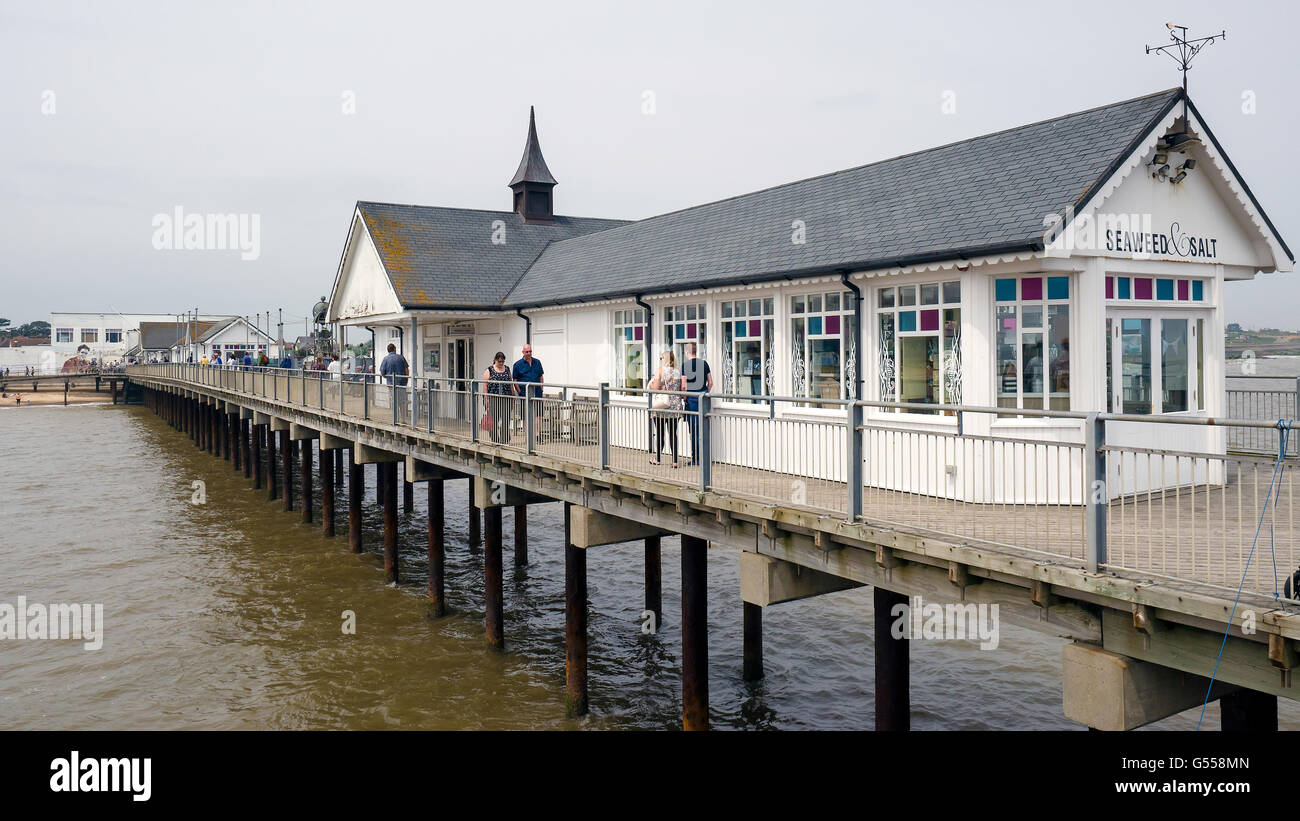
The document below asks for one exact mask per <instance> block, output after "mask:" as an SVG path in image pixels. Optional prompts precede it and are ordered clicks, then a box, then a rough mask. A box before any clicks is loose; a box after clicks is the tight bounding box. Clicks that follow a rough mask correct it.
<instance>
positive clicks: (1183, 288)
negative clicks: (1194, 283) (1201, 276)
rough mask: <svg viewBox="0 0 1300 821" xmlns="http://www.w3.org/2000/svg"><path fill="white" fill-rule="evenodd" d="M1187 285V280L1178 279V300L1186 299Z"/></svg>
mask: <svg viewBox="0 0 1300 821" xmlns="http://www.w3.org/2000/svg"><path fill="white" fill-rule="evenodd" d="M1187 285H1188V283H1187V280H1185V279H1180V280H1178V298H1179V299H1180V300H1183V301H1186V300H1187V297H1188V288H1187Z"/></svg>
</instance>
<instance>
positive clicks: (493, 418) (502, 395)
mask: <svg viewBox="0 0 1300 821" xmlns="http://www.w3.org/2000/svg"><path fill="white" fill-rule="evenodd" d="M483 379H484V380H485V381H486V382H487V394H488V397H487V403H486V410H485V411H484V413H483V419H482V420H481V422H480V424H481V425H482V427H483V429H484V430H487V431H491V433H492V441H493V442H496V443H498V444H505V443H506V442H509V441H510V402H511V399H512V397H514V395H515V385H514V381H513V377H512V376H511V375H510V369H509V368H508V367H506V355H505V354H504V353H502V352H501V351H497V355H496V356H494V357H492V364H491V365H490V366H488V369H487V370H485V371H483Z"/></svg>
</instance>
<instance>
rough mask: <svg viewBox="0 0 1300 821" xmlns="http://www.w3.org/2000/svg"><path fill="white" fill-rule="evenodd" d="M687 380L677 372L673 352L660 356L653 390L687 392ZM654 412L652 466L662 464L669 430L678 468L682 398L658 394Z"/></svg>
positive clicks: (674, 462)
mask: <svg viewBox="0 0 1300 821" xmlns="http://www.w3.org/2000/svg"><path fill="white" fill-rule="evenodd" d="M685 382H686V380H685V379H684V378H683V377H682V372H681V371H679V370H677V357H676V356H675V355H674V354H673V352H672V351H671V350H669V351H664V352H663V353H662V354H660V356H659V369H658V370H657V371H655V376H654V380H653V381H652V382H651V383H650V387H651V389H652V390H657V391H680V390H685V387H686V385H685ZM651 407H652V408H653V410H652V411H651V412H650V413H651V415H652V416H653V417H654V420H655V458H653V459H651V460H650V464H652V465H658V464H660V459H662V458H663V447H664V429H665V428H667V430H668V441H669V442H670V443H671V445H672V449H673V467H677V423H678V421H679V420H680V419H681V415H682V408H683V407H684V406H683V403H682V397H680V396H677V395H675V394H674V395H671V396H670V395H668V394H658V395H657V396H655V398H654V401H653V402H652V403H651Z"/></svg>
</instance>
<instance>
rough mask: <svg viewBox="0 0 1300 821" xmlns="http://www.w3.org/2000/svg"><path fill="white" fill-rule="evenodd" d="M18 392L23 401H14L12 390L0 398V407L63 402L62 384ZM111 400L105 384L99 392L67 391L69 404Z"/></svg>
mask: <svg viewBox="0 0 1300 821" xmlns="http://www.w3.org/2000/svg"><path fill="white" fill-rule="evenodd" d="M28 387H29V388H30V387H31V386H30V385H29V386H28ZM18 394H19V395H21V396H22V400H23V401H22V402H21V403H18V402H15V401H14V395H15V394H14V393H13V392H10V393H9V395H8V396H6V397H4V398H3V399H0V408H3V409H6V410H7V409H9V408H27V407H40V406H46V405H62V404H63V388H62V386H60V387H59V388H58V389H57V390H56V389H54V388H53V387H51V388H50V389H48V390H46V389H44V387H43V386H42V390H39V391H37V392H35V393H32V392H31V391H30V390H26V391H19V392H18ZM112 401H113V394H112V392H111V391H109V389H108V386H107V385H105V386H104V389H103V390H102V391H99V392H96V391H95V390H94V389H91V390H71V391H68V404H69V405H90V404H94V403H96V402H110V403H111V402H112ZM118 401H119V402H120V401H121V399H120V398H119V399H118Z"/></svg>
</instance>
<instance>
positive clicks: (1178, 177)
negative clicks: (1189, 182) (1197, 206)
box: [1169, 171, 1187, 185]
mask: <svg viewBox="0 0 1300 821" xmlns="http://www.w3.org/2000/svg"><path fill="white" fill-rule="evenodd" d="M1186 178H1187V172H1186V171H1179V172H1178V173H1177V174H1176V175H1174V176H1173V177H1170V178H1169V182H1170V183H1172V184H1173V185H1177V184H1178V183H1180V182H1182V181H1183V180H1184V179H1186Z"/></svg>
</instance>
